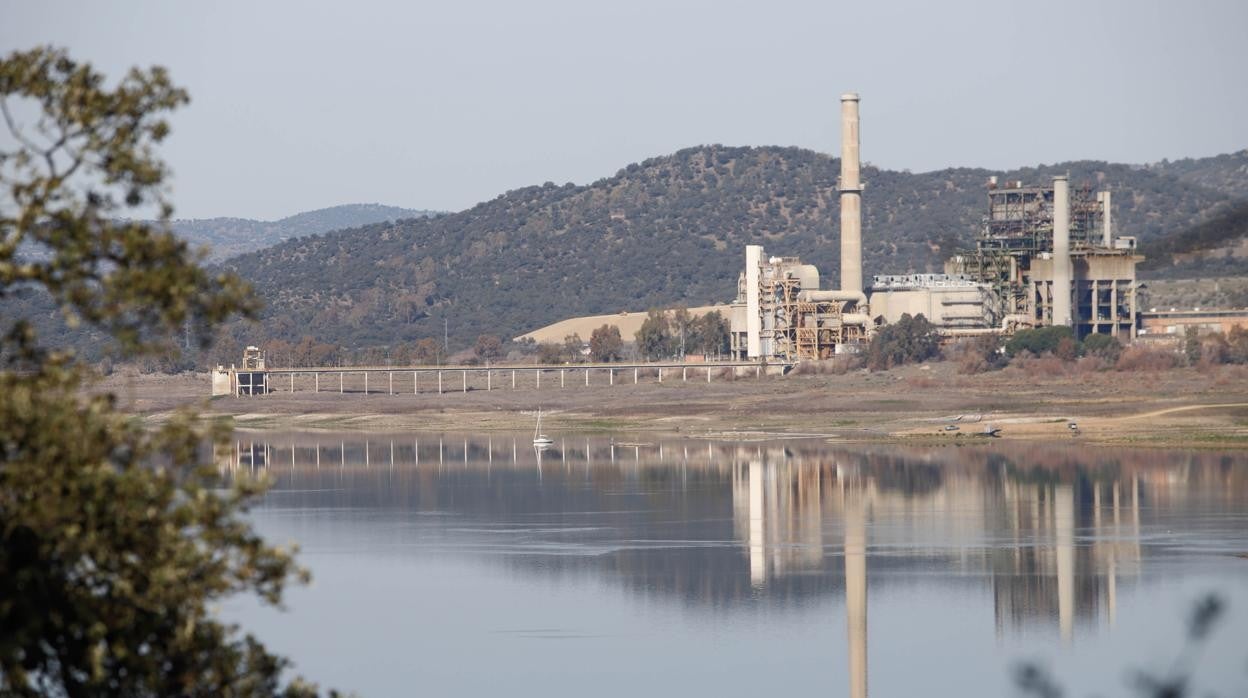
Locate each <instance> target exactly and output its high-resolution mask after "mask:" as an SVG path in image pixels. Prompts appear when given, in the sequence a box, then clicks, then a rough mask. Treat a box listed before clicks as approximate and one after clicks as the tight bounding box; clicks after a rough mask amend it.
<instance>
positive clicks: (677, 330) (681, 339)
mask: <svg viewBox="0 0 1248 698" xmlns="http://www.w3.org/2000/svg"><path fill="white" fill-rule="evenodd" d="M670 312H671V315H670V318H669V320H668V333H669V334H670V335H671V337H670V339H669V344H668V346H669V347H670V350H669V352H670V353H672V354H677V355H679V356H680V358H681V360H684V358H685V354H686V353H687V352H688V350H689V347H692V346H693V345H694V342H693V340H694V339H695V337H694V336H693V332H694V318H693V316H692V315H690V314H689V309H688V308H686V307H684V306H683V305H682V306H677V307H676V308H675V309H673V310H672V311H670Z"/></svg>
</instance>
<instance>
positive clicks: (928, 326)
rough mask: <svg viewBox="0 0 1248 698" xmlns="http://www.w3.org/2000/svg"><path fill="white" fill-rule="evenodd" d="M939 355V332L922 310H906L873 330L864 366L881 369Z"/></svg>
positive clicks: (925, 359) (875, 369)
mask: <svg viewBox="0 0 1248 698" xmlns="http://www.w3.org/2000/svg"><path fill="white" fill-rule="evenodd" d="M939 355H940V335H939V334H938V333H937V332H936V327H935V326H934V325H932V323H930V322H928V320H927V318H926V317H924V316H923V314H922V313H920V314H918V315H915V316H914V317H911V316H910V315H909V313H906V314H903V315H902V316H901V318H900V319H899V320H898V321H897V322H895V323H892V324H891V325H885V326H884V327H883V328H881V329H880V331H878V332H876V333H875V337H873V338H872V339H871V344H870V345H869V346H868V347H867V367H868V368H870V369H872V370H874V371H883V370H886V369H889V368H892V367H894V366H899V365H901V364H905V363H912V362H919V361H927V360H928V359H931V358H934V357H936V356H939Z"/></svg>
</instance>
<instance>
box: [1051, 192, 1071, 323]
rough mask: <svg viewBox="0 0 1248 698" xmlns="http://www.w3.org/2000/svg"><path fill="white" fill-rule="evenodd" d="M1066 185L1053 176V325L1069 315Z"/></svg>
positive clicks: (1068, 211)
mask: <svg viewBox="0 0 1248 698" xmlns="http://www.w3.org/2000/svg"><path fill="white" fill-rule="evenodd" d="M1069 187H1070V185H1069V183H1068V182H1067V180H1066V177H1064V176H1063V177H1054V178H1053V324H1054V325H1066V326H1067V327H1069V326H1070V324H1071V318H1070V189H1069Z"/></svg>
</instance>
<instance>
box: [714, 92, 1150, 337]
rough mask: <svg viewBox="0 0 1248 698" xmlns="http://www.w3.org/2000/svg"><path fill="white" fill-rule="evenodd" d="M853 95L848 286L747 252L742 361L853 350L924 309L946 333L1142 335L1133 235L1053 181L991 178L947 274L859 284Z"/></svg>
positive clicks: (845, 141)
mask: <svg viewBox="0 0 1248 698" xmlns="http://www.w3.org/2000/svg"><path fill="white" fill-rule="evenodd" d="M858 102H859V98H858V95H857V94H845V95H842V96H841V174H840V178H839V180H838V183H837V189H838V191H839V192H840V208H841V257H840V263H841V269H840V288H839V289H836V290H823V289H821V288H820V282H819V270H818V269H816V268H815V267H814V266H813V265H810V264H803V263H802V261H801V259H799V258H797V257H776V256H767V255H766V253H765V252H764V250H763V248H762V246H760V245H748V246H747V247H746V249H745V270H744V271H743V272H742V273H741V276H740V280H739V281H738V285H737V297H736V299H735V300H734V301H733V302H732V304H731V306H730V307H731V311H730V315H731V317H730V322H731V353H732V356H733V358H735V359H741V360H745V359H755V360H758V359H765V360H779V361H789V362H791V361H800V360H807V359H825V358H828V357H831V356H833V355H835V354H840V353H847V352H848V353H852V352H856V351H857V350H858V349H859V346H860V345H861V344H862V343H863V342H865V341H867V340H868V339H869V338H870V337H871V335H872V333H873V332H874V330H875V329H876V328H877V327H880V326H882V325H885V324H887V323H891V322H896V321H897V320H899V319H900V318H901V317H902V316H903V315H905V314H909V315H911V316H914V315H919V314H922V315H923V316H925V317H926V318H927V319H928V320H929V321H931V322H932V323H933V324H934V325H935V326H936V328H937V329H938V330H939V331H940V332H941V333H942V334H943V335H945V336H946V337H950V338H956V337H966V336H974V335H977V334H986V333H1000V334H1011V333H1013V332H1015V331H1016V330H1018V329H1023V328H1031V327H1042V326H1051V325H1065V326H1068V327H1070V328H1071V329H1072V330H1073V331H1074V332H1075V333H1076V335H1077V336H1079V337H1081V338H1082V337H1084V336H1087V335H1089V334H1106V335H1111V336H1114V337H1117V338H1118V339H1120V340H1124V341H1125V340H1130V339H1133V338H1134V337H1135V333H1136V326H1137V323H1136V320H1137V309H1136V292H1137V284H1136V271H1135V270H1136V265H1137V264H1139V262H1141V261H1143V257H1141V256H1139V255H1137V254H1136V250H1135V238H1133V237H1124V236H1115V235H1114V234H1113V227H1112V215H1111V208H1110V203H1111V198H1110V192H1108V191H1104V192H1096V191H1092V190H1091V189H1089V188H1078V189H1076V190H1074V191H1072V190H1071V187H1070V183H1069V182H1068V181H1067V178H1066V177H1055V178H1054V179H1053V181H1052V182H1051V183H1048V184H1044V185H1040V186H1032V185H1027V186H1025V185H1024V183H1023V182H1019V181H1012V182H1004V183H1001V182H998V181H997V178H995V177H994V178H992V179H991V180H990V181H989V182H988V183H987V186H988V202H987V203H988V206H987V213H986V214H985V216H984V220H983V224H982V227H981V228H980V230H979V231H978V234H977V236H976V240H975V249H973V250H968V251H965V252H963V253H961V254H958V255H955V256H954V257H952V258H950V259H949V260H947V261H946V262H945V273H943V274H906V275H879V276H875V277H873V279H872V282H871V285H870V286H869V287H866V288H864V286H863V282H862V195H863V191H864V189H865V183H864V182H863V181H862V180H861V176H860V167H861V166H860V159H859V145H860V134H859V115H858Z"/></svg>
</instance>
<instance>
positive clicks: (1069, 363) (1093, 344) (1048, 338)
mask: <svg viewBox="0 0 1248 698" xmlns="http://www.w3.org/2000/svg"><path fill="white" fill-rule="evenodd" d="M939 359H947V360H951V361H956V362H957V363H958V370H959V372H960V373H963V374H974V373H983V372H986V371H993V370H998V369H1002V368H1005V367H1007V366H1014V367H1017V368H1022V369H1024V370H1027V371H1029V372H1031V373H1041V374H1043V373H1050V374H1057V373H1065V372H1069V371H1072V370H1075V371H1110V370H1114V371H1139V370H1165V369H1171V368H1179V367H1182V366H1195V367H1205V366H1213V365H1220V364H1248V329H1245V328H1243V327H1234V328H1232V329H1231V330H1230V332H1228V333H1226V334H1221V333H1200V332H1198V331H1197V330H1196V329H1195V328H1191V329H1189V330H1188V331H1187V333H1186V334H1185V335H1184V336H1183V337H1182V339H1181V341H1177V342H1173V341H1172V342H1164V343H1152V342H1143V341H1141V342H1134V343H1131V344H1126V345H1124V344H1123V343H1122V342H1121V341H1119V340H1118V339H1117V338H1115V337H1111V336H1109V335H1104V334H1090V335H1088V336H1086V337H1084V338H1083V339H1082V340H1080V339H1079V338H1077V337H1076V336H1075V333H1074V332H1073V331H1072V330H1071V328H1069V327H1039V328H1035V329H1025V330H1020V331H1018V332H1016V333H1015V334H1014V335H1012V336H1010V337H1002V336H1000V335H996V334H987V335H983V336H980V337H975V338H970V339H962V340H959V341H956V342H953V343H952V344H949V343H944V342H942V340H941V337H940V335H939V333H938V332H937V331H936V327H935V326H934V325H933V324H932V323H931V322H929V321H928V320H927V318H925V317H924V316H923V315H921V314H920V315H916V316H914V317H911V316H909V315H903V316H902V317H901V319H900V320H899V321H898V322H896V323H893V324H891V325H887V326H885V327H883V328H881V329H880V331H878V332H877V333H876V334H875V336H874V338H873V339H872V340H871V342H870V344H869V345H868V346H867V349H866V351H865V353H864V354H863V356H862V357H861V358H860V359H859V361H861V364H862V366H863V367H865V368H868V369H871V370H874V371H882V370H887V369H890V368H894V367H896V366H901V365H903V364H911V363H922V362H925V361H933V360H939ZM851 361H852V360H851Z"/></svg>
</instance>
